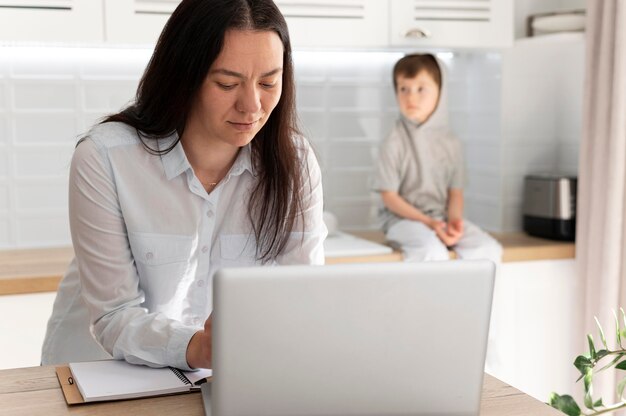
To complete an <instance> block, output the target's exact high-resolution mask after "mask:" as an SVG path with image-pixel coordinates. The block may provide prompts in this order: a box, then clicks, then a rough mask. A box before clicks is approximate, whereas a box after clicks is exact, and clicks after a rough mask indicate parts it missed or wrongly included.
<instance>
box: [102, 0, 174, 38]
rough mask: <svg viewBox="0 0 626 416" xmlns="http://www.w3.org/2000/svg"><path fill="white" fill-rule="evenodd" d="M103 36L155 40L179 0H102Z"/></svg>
mask: <svg viewBox="0 0 626 416" xmlns="http://www.w3.org/2000/svg"><path fill="white" fill-rule="evenodd" d="M104 1H105V7H104V10H105V14H106V19H105V21H106V23H105V40H106V41H108V42H114V43H145V44H155V43H156V41H157V39H158V38H159V35H160V34H161V31H162V30H163V26H165V22H167V19H169V17H170V15H171V14H172V12H173V11H174V9H175V8H176V6H178V4H179V3H180V0H104Z"/></svg>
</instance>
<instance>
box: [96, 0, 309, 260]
mask: <svg viewBox="0 0 626 416" xmlns="http://www.w3.org/2000/svg"><path fill="white" fill-rule="evenodd" d="M228 29H240V30H261V31H265V30H267V31H273V32H275V33H277V34H278V36H279V37H280V40H281V41H282V44H283V50H284V52H283V72H282V94H281V97H280V100H279V102H278V104H277V105H276V107H275V108H274V111H273V112H272V114H271V115H270V117H269V119H268V120H267V122H266V124H265V125H264V126H263V128H262V129H261V130H260V131H259V132H258V133H257V135H256V136H255V138H254V139H253V140H252V142H251V148H252V155H253V163H254V165H255V171H256V172H258V175H259V181H258V183H257V185H256V186H255V187H254V189H253V190H252V193H251V195H250V202H249V205H248V216H249V218H250V221H251V224H252V228H253V230H254V235H255V238H256V242H257V258H258V259H259V260H262V261H263V262H267V261H269V260H271V259H273V258H275V257H276V256H277V255H278V254H280V253H281V252H282V250H283V249H284V247H285V244H286V243H287V240H288V239H289V234H290V232H291V230H292V228H294V227H295V225H296V223H297V222H298V221H297V220H298V219H300V220H301V221H300V224H301V226H302V229H303V230H304V227H305V226H304V216H303V215H302V205H303V203H302V197H301V190H302V186H303V183H304V174H303V173H302V171H301V169H300V168H299V166H298V164H299V162H300V163H304V164H306V157H304V156H302V152H301V150H302V148H301V146H299V142H298V141H299V140H301V139H300V138H301V136H300V132H299V129H298V127H297V119H296V113H295V86H294V80H293V63H292V57H291V44H290V41H289V33H288V31H287V24H286V22H285V19H284V18H283V16H282V14H281V13H280V11H279V10H278V8H277V7H276V5H275V4H274V2H273V1H272V0H183V1H182V2H181V3H180V4H179V6H178V7H177V8H176V10H175V11H174V13H173V14H172V16H171V17H170V19H169V20H168V22H167V24H166V25H165V27H164V29H163V32H162V33H161V36H160V37H159V40H158V42H157V44H156V47H155V50H154V53H153V54H152V57H151V58H150V62H149V63H148V67H147V68H146V70H145V72H144V74H143V77H142V78H141V81H140V82H139V87H138V89H137V96H136V98H135V101H134V103H133V104H131V105H130V106H128V107H127V108H125V109H124V110H122V111H121V112H119V113H117V114H113V115H111V116H108V117H107V118H105V120H104V121H103V123H106V122H110V121H118V122H123V123H126V124H128V125H130V126H132V127H134V128H135V129H136V130H137V133H138V135H139V137H140V139H141V141H142V143H143V145H144V147H145V148H146V150H147V151H148V152H150V153H153V154H164V153H167V152H169V151H171V150H172V149H173V148H174V147H175V146H176V145H177V143H178V141H174V142H173V143H172V144H171V145H169V146H167V147H166V148H163V149H160V148H159V146H158V144H159V142H158V140H159V139H163V138H165V137H169V136H170V135H172V134H173V133H175V132H176V133H178V137H179V138H180V137H181V136H182V135H183V132H184V129H185V123H186V121H187V117H188V115H189V113H190V111H191V107H192V105H193V103H194V100H195V98H196V96H197V93H198V91H199V89H200V87H201V85H202V83H203V81H204V79H205V77H206V75H207V73H208V71H209V68H210V67H211V65H212V64H213V62H214V61H215V59H216V58H217V56H218V55H219V53H220V51H221V50H222V46H223V43H224V35H225V33H226V31H227V30H228ZM149 141H152V142H154V141H156V146H154V145H150V144H149V143H148V142H149ZM305 171H306V170H305Z"/></svg>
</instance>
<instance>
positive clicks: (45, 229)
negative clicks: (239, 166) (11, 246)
mask: <svg viewBox="0 0 626 416" xmlns="http://www.w3.org/2000/svg"><path fill="white" fill-rule="evenodd" d="M15 222H16V240H17V244H16V246H17V247H36V246H39V247H44V246H57V245H67V244H69V243H70V241H69V240H68V230H69V220H68V217H67V213H59V212H51V213H48V214H47V215H43V214H42V215H41V216H19V217H18V218H17V219H16V220H15ZM44 237H45V239H44Z"/></svg>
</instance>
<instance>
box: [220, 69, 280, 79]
mask: <svg viewBox="0 0 626 416" xmlns="http://www.w3.org/2000/svg"><path fill="white" fill-rule="evenodd" d="M282 70H283V69H282V68H275V69H272V70H271V71H269V72H266V73H264V74H261V78H265V77H269V76H272V75H274V74H277V73H279V72H281V71H282ZM211 74H223V75H228V76H231V77H236V78H241V79H244V78H245V76H244V75H243V74H240V73H239V72H235V71H231V70H229V69H222V68H217V69H214V70H212V71H211Z"/></svg>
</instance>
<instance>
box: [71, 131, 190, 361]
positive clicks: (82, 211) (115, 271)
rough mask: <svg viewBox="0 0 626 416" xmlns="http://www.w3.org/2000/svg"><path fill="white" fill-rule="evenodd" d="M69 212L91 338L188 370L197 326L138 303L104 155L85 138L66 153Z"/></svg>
mask: <svg viewBox="0 0 626 416" xmlns="http://www.w3.org/2000/svg"><path fill="white" fill-rule="evenodd" d="M69 212H70V229H71V235H72V243H73V245H74V251H75V254H76V261H77V265H78V271H79V276H80V284H81V296H82V298H83V301H84V302H85V305H86V306H87V308H88V310H89V315H90V323H91V328H90V329H91V332H92V333H93V335H94V337H95V338H96V339H97V341H98V342H99V343H100V344H101V345H102V346H103V347H104V349H105V350H106V351H108V352H109V353H110V354H111V355H113V357H114V358H116V359H124V360H126V361H128V362H130V363H134V364H145V365H149V366H153V367H161V366H173V367H178V368H182V369H185V370H188V369H189V366H188V365H187V360H186V350H187V344H188V343H189V340H190V339H191V337H192V336H193V334H194V333H195V332H196V331H197V328H193V327H188V326H185V325H183V324H182V323H180V322H178V321H175V320H172V319H170V318H167V317H166V316H165V315H163V314H160V313H150V312H149V311H148V310H147V309H146V308H144V307H142V306H141V304H142V303H143V302H144V299H145V293H144V291H143V290H142V288H141V287H140V286H139V277H138V274H137V269H136V267H135V263H134V259H133V255H132V252H131V249H130V244H129V240H128V234H127V229H126V226H125V222H124V216H123V212H122V209H121V207H120V203H119V200H118V194H117V189H116V185H115V181H114V179H113V174H112V170H111V167H110V163H109V160H108V155H107V153H106V151H105V150H102V149H100V148H99V147H98V146H97V144H96V142H94V141H93V140H91V139H86V140H84V141H82V142H81V143H80V144H79V145H78V146H77V148H76V150H75V152H74V156H73V158H72V164H71V168H70V188H69Z"/></svg>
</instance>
